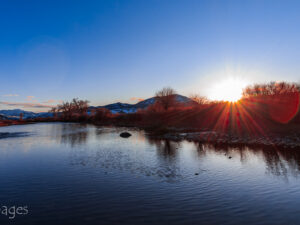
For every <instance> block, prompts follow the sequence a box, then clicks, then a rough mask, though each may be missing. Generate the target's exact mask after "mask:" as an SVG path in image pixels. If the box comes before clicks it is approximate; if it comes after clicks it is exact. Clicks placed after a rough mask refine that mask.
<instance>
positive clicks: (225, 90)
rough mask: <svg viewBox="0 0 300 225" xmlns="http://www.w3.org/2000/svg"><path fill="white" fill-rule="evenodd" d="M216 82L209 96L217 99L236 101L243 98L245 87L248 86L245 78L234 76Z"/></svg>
mask: <svg viewBox="0 0 300 225" xmlns="http://www.w3.org/2000/svg"><path fill="white" fill-rule="evenodd" d="M216 82H217V83H216V84H215V85H214V86H213V87H212V90H211V96H209V97H210V99H212V100H217V101H228V102H236V101H238V100H240V99H241V97H242V94H243V89H244V88H245V87H246V86H247V82H245V81H244V80H242V79H239V78H233V77H229V78H227V79H224V80H220V81H216Z"/></svg>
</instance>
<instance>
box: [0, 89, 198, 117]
mask: <svg viewBox="0 0 300 225" xmlns="http://www.w3.org/2000/svg"><path fill="white" fill-rule="evenodd" d="M155 101H156V97H152V98H148V99H146V100H144V101H140V102H138V103H136V104H128V103H121V102H117V103H113V104H108V105H105V106H90V107H89V109H88V111H89V112H91V111H92V110H93V109H97V108H106V109H109V110H110V111H111V112H112V113H135V112H136V111H137V110H138V109H145V108H147V107H148V106H150V105H152V104H154V103H155ZM176 101H177V102H180V103H183V104H190V103H192V102H193V101H192V100H191V99H190V98H188V97H185V96H183V95H176ZM21 113H22V114H23V119H33V118H47V117H52V116H53V113H49V112H41V113H34V112H30V111H24V110H21V109H10V110H0V119H19V118H20V114H21ZM1 117H2V118H1Z"/></svg>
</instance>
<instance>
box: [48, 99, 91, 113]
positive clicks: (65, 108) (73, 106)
mask: <svg viewBox="0 0 300 225" xmlns="http://www.w3.org/2000/svg"><path fill="white" fill-rule="evenodd" d="M88 107H89V105H88V101H86V100H78V99H77V98H74V99H73V100H72V101H71V102H63V103H62V104H60V105H57V107H56V108H52V109H51V110H50V111H51V112H53V113H54V112H55V113H58V112H61V113H62V115H63V117H65V118H70V117H71V116H72V115H73V114H79V115H84V114H86V113H87V110H88Z"/></svg>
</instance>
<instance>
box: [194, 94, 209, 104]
mask: <svg viewBox="0 0 300 225" xmlns="http://www.w3.org/2000/svg"><path fill="white" fill-rule="evenodd" d="M190 99H192V100H193V101H194V102H195V103H197V104H198V105H204V104H207V103H209V100H208V99H207V98H206V97H205V96H200V95H197V94H194V95H191V96H190Z"/></svg>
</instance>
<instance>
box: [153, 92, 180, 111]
mask: <svg viewBox="0 0 300 225" xmlns="http://www.w3.org/2000/svg"><path fill="white" fill-rule="evenodd" d="M155 97H156V101H157V103H159V104H160V105H161V106H162V107H163V109H164V110H168V109H169V108H170V107H173V106H175V105H176V92H175V90H174V89H172V88H170V87H165V88H163V89H162V90H160V91H158V92H156V94H155Z"/></svg>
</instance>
